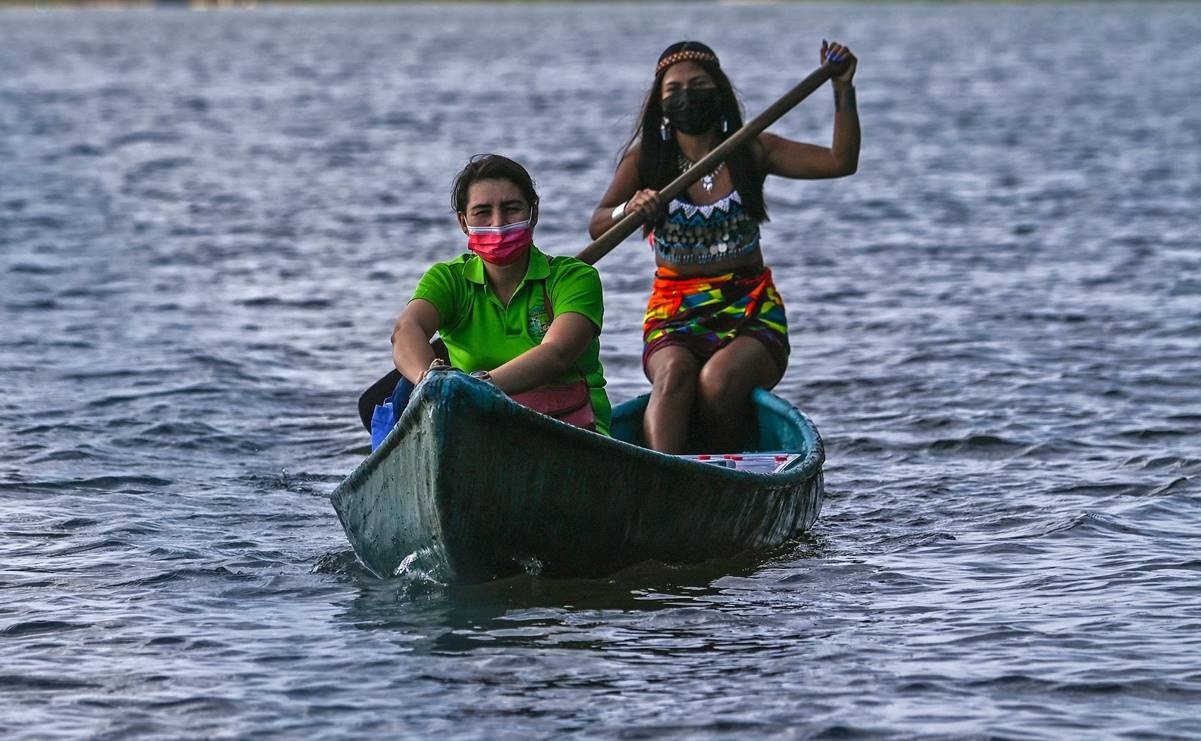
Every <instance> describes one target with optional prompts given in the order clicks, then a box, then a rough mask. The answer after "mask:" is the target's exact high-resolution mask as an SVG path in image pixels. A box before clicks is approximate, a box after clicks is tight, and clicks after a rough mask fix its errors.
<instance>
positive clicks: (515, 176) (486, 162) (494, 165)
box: [450, 154, 538, 213]
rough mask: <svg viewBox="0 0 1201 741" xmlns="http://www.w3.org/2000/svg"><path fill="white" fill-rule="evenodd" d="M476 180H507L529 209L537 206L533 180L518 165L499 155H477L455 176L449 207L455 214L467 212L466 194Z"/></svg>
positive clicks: (536, 193)
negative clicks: (518, 192) (515, 188)
mask: <svg viewBox="0 0 1201 741" xmlns="http://www.w3.org/2000/svg"><path fill="white" fill-rule="evenodd" d="M477 180H508V181H509V182H510V183H512V184H513V185H516V186H517V189H518V190H520V191H521V195H523V196H525V200H526V201H528V202H529V204H530V208H536V207H537V206H538V192H537V191H536V190H534V178H532V177H530V173H529V172H527V171H526V169H525V168H524V167H522V166H521V164H520V163H518V162H517V161H515V160H511V159H509V158H508V157H505V156H503V155H499V154H477V155H473V156H472V157H471V159H470V160H469V161H468V162H467V165H466V166H465V167H464V168H463V169H462V170H460V171H459V174H458V175H456V176H455V182H454V186H453V187H452V189H451V195H450V205H451V207H452V208H453V209H454V210H455V213H463V212H464V211H466V210H467V192H468V191H469V190H470V189H471V186H472V185H473V184H474V183H475V182H476V181H477Z"/></svg>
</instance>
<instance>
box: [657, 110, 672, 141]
mask: <svg viewBox="0 0 1201 741" xmlns="http://www.w3.org/2000/svg"><path fill="white" fill-rule="evenodd" d="M659 136H660V137H662V138H663V141H667V140H668V139H670V138H671V124H670V123H669V122H668V120H667V116H664V117H663V120H662V121H661V122H660V123H659Z"/></svg>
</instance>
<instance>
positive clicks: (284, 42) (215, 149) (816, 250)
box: [0, 3, 1201, 739]
mask: <svg viewBox="0 0 1201 741" xmlns="http://www.w3.org/2000/svg"><path fill="white" fill-rule="evenodd" d="M1196 9H1197V8H1196V6H1195V5H1190V4H1187V3H1184V4H1126V5H1124V4H1105V5H1087V4H1085V5H1081V4H1072V5H1063V6H1058V5H1032V6H1031V5H1022V6H1014V7H1008V6H1003V5H999V6H998V5H987V6H963V5H955V6H949V7H938V6H932V5H912V6H907V5H892V4H889V5H881V6H873V5H863V4H853V5H847V6H823V5H767V6H763V5H729V6H723V5H696V6H687V7H684V6H680V5H674V4H673V5H638V4H623V5H617V6H603V5H584V6H578V7H573V6H556V5H534V6H492V7H489V6H466V7H463V6H457V7H453V8H446V9H439V8H434V7H370V8H367V7H364V8H346V9H335V8H312V9H308V8H305V9H297V8H292V9H260V10H253V11H243V12H221V13H193V12H186V11H149V10H144V11H67V10H64V11H54V12H39V11H33V10H7V11H2V12H0V69H2V70H3V73H2V74H0V311H2V312H3V315H2V323H0V383H2V388H3V394H0V421H2V425H0V697H2V698H3V699H2V700H0V733H2V734H3V735H4V736H6V737H8V738H22V737H26V738H44V737H58V736H62V737H78V736H88V737H127V736H156V737H228V736H242V737H271V736H278V737H305V736H309V737H312V736H321V737H346V738H361V737H365V736H368V735H376V734H379V735H389V736H414V737H431V736H433V735H434V734H442V735H450V736H456V737H478V738H495V737H521V738H545V737H559V736H565V735H573V734H576V735H581V736H594V737H614V736H618V737H634V738H641V737H657V736H666V737H702V738H703V737H728V738H741V737H747V736H761V737H762V736H766V737H776V738H805V737H814V736H818V737H821V736H824V737H837V736H844V735H848V736H866V735H875V736H881V737H898V738H908V737H914V736H946V737H963V736H980V737H984V736H996V737H1022V738H1048V739H1050V738H1056V739H1058V738H1069V737H1081V736H1086V737H1093V738H1096V737H1130V738H1136V737H1138V738H1147V737H1196V736H1201V721H1199V720H1198V713H1197V708H1198V707H1201V638H1199V637H1198V636H1199V635H1201V558H1199V557H1198V555H1197V543H1198V542H1199V540H1198V539H1199V538H1201V506H1199V505H1201V484H1199V481H1201V446H1199V443H1201V373H1199V372H1198V371H1199V366H1201V348H1199V347H1198V344H1199V342H1198V337H1201V244H1199V240H1198V231H1199V230H1198V226H1199V221H1201V220H1199V219H1198V217H1197V204H1198V203H1199V202H1201V107H1199V106H1201V103H1198V100H1201V76H1198V74H1197V70H1198V69H1201V47H1199V42H1198V39H1199V38H1201V14H1199V13H1197V12H1196ZM686 37H696V38H701V39H704V40H707V41H708V42H709V43H711V44H712V45H713V46H715V47H716V49H717V51H718V52H719V54H720V55H721V56H722V59H723V64H724V66H725V67H726V69H727V70H728V71H729V73H730V74H731V76H732V77H733V79H734V81H735V83H736V84H737V86H738V87H739V89H740V91H741V92H742V94H743V96H744V100H745V103H746V106H747V109H748V112H749V113H751V114H754V113H756V112H758V111H759V110H762V109H763V108H764V107H765V106H766V105H767V104H769V103H770V102H771V101H772V100H773V99H774V98H775V97H776V96H778V95H780V94H782V93H783V92H784V91H785V90H787V89H788V88H789V87H791V86H792V84H793V83H795V82H796V81H797V80H799V79H800V78H801V77H803V76H804V75H805V74H807V73H808V72H809V71H810V70H811V69H812V68H813V67H814V66H815V64H816V57H817V49H818V45H819V44H820V41H821V39H822V38H834V39H838V40H841V41H844V42H846V43H848V44H849V45H850V46H851V47H852V48H853V49H854V50H855V51H857V52H858V53H859V55H860V57H861V59H862V62H861V68H860V72H859V76H858V80H857V82H858V87H859V97H860V107H861V112H862V118H863V128H864V151H863V156H862V161H861V168H860V172H859V173H858V174H857V175H856V176H855V177H853V178H849V179H845V180H839V181H831V182H790V181H780V180H771V181H769V183H768V196H769V209H770V212H771V215H772V221H771V222H770V224H769V225H768V226H766V227H765V234H764V244H765V251H766V254H767V257H768V260H769V262H770V263H771V264H772V266H773V267H774V270H775V274H776V278H777V282H778V283H779V284H780V287H781V290H782V292H783V294H784V296H785V299H786V301H787V302H788V309H789V316H790V319H791V328H792V341H793V345H794V347H795V354H794V356H793V359H792V364H791V366H790V369H789V371H788V374H787V376H786V377H785V379H784V381H783V382H782V384H781V385H780V387H779V389H778V391H779V393H780V394H781V395H783V396H785V397H786V398H788V399H790V400H791V401H793V402H795V403H796V404H797V405H798V406H800V407H801V408H803V409H804V410H805V411H807V412H808V413H809V414H810V415H811V416H812V417H813V418H814V420H815V421H816V422H817V424H818V426H819V428H820V429H821V431H822V433H823V435H824V437H825V439H826V442H827V446H828V456H829V459H828V462H827V466H826V475H827V485H828V490H829V497H828V499H827V501H826V504H825V507H824V510H823V514H822V517H821V519H820V520H819V521H818V524H817V527H816V528H815V529H814V531H813V532H812V533H811V534H810V535H809V536H807V537H806V538H804V539H803V540H801V541H799V542H796V543H793V544H791V545H789V546H788V547H785V548H782V549H780V550H778V551H776V552H773V553H768V554H759V555H756V556H748V557H746V558H743V559H738V560H735V561H727V562H720V563H712V564H702V565H699V566H690V567H681V566H672V565H665V564H643V565H641V566H639V567H636V568H634V569H632V570H631V571H629V572H625V573H622V574H618V575H616V576H614V577H613V578H611V579H605V580H598V581H555V580H549V579H541V578H537V577H523V578H519V579H513V580H509V581H506V582H503V583H498V584H493V585H487V586H482V587H474V588H458V589H448V588H446V587H443V586H440V585H437V584H429V583H423V582H422V581H420V580H419V579H416V578H407V577H406V578H398V579H394V580H377V579H374V578H372V577H371V576H369V575H368V574H367V573H366V572H365V571H364V570H363V569H362V568H361V567H359V566H358V565H357V564H356V562H355V560H354V557H353V555H352V553H351V552H350V550H349V547H348V545H347V542H346V539H345V536H344V534H343V533H342V530H341V528H340V526H339V525H338V522H337V520H336V518H335V516H334V513H333V510H332V508H331V507H330V504H329V502H328V499H327V497H328V495H329V492H330V491H331V490H332V489H333V487H334V486H335V485H336V484H337V483H338V481H339V480H340V479H341V478H342V477H343V476H344V475H346V474H347V473H348V472H349V471H350V470H351V469H352V468H353V467H354V466H355V464H356V463H357V462H358V461H359V460H360V459H361V457H362V456H363V454H364V452H365V449H366V445H367V437H366V434H365V433H364V432H363V430H362V429H361V428H360V426H359V423H358V420H357V417H356V413H355V400H356V398H357V396H358V393H359V392H360V390H361V389H362V388H363V387H364V386H365V385H367V384H368V383H369V382H370V381H372V380H374V379H375V378H376V377H377V376H378V375H379V374H381V373H382V372H383V371H385V370H386V369H387V367H388V363H389V357H388V334H389V332H390V329H391V321H392V318H393V317H394V316H395V314H396V312H397V311H398V310H399V308H400V307H401V306H402V304H403V302H404V301H405V299H406V298H407V296H408V293H409V291H411V289H412V287H413V285H414V282H415V280H416V278H417V276H418V275H419V274H420V272H421V271H422V269H424V267H426V266H427V265H428V264H429V263H430V262H432V261H434V260H438V259H445V258H448V257H450V256H452V255H454V254H457V253H458V252H460V251H461V249H462V246H463V245H462V235H461V234H460V233H459V232H458V231H457V229H455V228H454V222H453V220H452V217H451V214H450V213H449V208H448V203H449V193H448V191H449V184H450V180H451V177H452V175H453V173H454V172H455V170H456V169H457V168H458V167H459V166H460V165H461V164H462V163H463V162H464V161H465V160H466V158H467V157H468V156H469V155H471V154H472V153H475V152H480V151H490V150H494V151H502V152H505V153H508V154H511V155H513V156H515V157H517V158H518V159H521V160H523V161H524V162H526V163H527V164H528V165H529V166H530V167H531V169H532V170H533V172H534V174H535V176H536V177H537V179H538V182H539V187H540V190H541V192H542V195H543V210H542V221H541V223H540V225H539V244H540V245H541V246H542V247H543V248H544V249H546V250H547V251H550V252H552V253H573V252H575V251H578V250H579V249H580V248H582V247H583V246H584V244H586V243H587V237H586V234H585V224H586V222H587V218H588V215H589V212H590V210H591V208H592V207H593V205H594V204H595V203H596V201H597V199H598V198H599V196H600V194H601V192H602V191H603V189H604V187H605V185H606V184H607V182H608V178H609V176H610V174H611V173H612V168H613V165H614V157H615V154H616V150H617V148H618V146H619V144H620V143H621V142H622V141H623V139H624V137H625V136H626V135H627V134H628V132H629V130H630V128H631V126H632V125H633V119H634V114H635V111H636V109H637V106H638V104H639V101H640V97H641V94H642V92H643V90H644V86H645V85H647V84H648V82H649V75H650V72H651V68H652V65H653V62H654V60H655V58H656V56H657V54H658V52H659V51H660V50H661V49H662V48H663V47H664V46H666V45H667V44H668V43H671V42H673V41H676V40H678V39H680V38H686ZM830 97H831V96H830V94H829V91H828V90H822V91H819V92H818V93H817V94H816V95H815V96H813V98H811V99H810V100H808V101H806V102H804V103H802V104H801V106H800V107H799V108H798V109H797V110H795V111H794V112H793V113H791V114H790V115H789V116H788V117H787V118H785V119H784V120H782V121H781V122H779V123H778V124H777V125H776V127H775V130H777V131H779V132H780V133H782V134H785V135H789V136H792V137H795V138H800V139H804V140H810V141H817V142H827V141H828V140H829V137H830V119H831V110H832V103H831V100H830ZM598 267H599V268H600V269H601V273H602V277H603V278H604V282H605V289H606V298H607V306H608V315H607V317H606V328H605V329H606V332H605V334H604V336H603V350H602V355H603V360H604V362H605V365H606V370H607V373H608V376H609V378H610V379H611V393H612V396H613V398H614V399H615V400H616V401H621V400H623V399H627V398H630V397H631V396H634V395H636V394H638V393H641V392H642V391H644V390H645V386H646V383H645V380H644V379H643V378H642V375H641V372H640V370H639V367H638V354H639V350H640V347H639V324H640V320H641V310H642V306H643V302H644V300H645V294H646V291H647V290H648V285H649V275H650V271H651V260H650V256H649V254H648V252H647V250H646V248H645V245H644V244H642V243H640V242H638V241H636V240H631V241H630V242H629V243H627V244H625V245H623V246H622V247H621V248H619V249H618V250H617V251H615V252H614V253H612V254H610V255H609V256H608V257H606V258H605V259H604V260H602V261H601V262H600V263H599V265H598Z"/></svg>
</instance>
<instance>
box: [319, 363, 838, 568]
mask: <svg viewBox="0 0 1201 741" xmlns="http://www.w3.org/2000/svg"><path fill="white" fill-rule="evenodd" d="M755 401H756V409H757V411H758V416H759V435H760V438H762V441H761V442H764V443H766V445H767V446H768V447H766V448H762V446H760V447H761V448H762V449H766V450H780V451H791V452H799V453H801V455H799V456H798V457H797V459H796V460H795V461H794V462H793V463H792V464H789V467H788V469H787V470H785V471H782V472H779V473H770V474H759V473H748V472H744V471H735V470H729V469H724V468H719V467H716V466H713V465H710V464H707V463H700V462H696V461H691V460H685V459H681V458H678V457H676V456H668V455H662V454H659V453H655V452H653V451H650V450H648V449H646V448H642V447H640V446H638V445H635V444H631V443H630V442H626V441H623V440H621V439H615V438H616V437H626V438H627V439H631V440H635V441H637V440H638V438H639V436H640V434H641V416H642V410H643V409H645V405H646V397H640V398H639V399H635V400H631V401H629V402H626V403H625V404H622V405H619V406H618V407H617V408H616V409H615V410H614V419H613V425H612V429H613V432H614V435H615V438H614V439H611V438H606V437H604V436H602V435H597V434H595V433H592V432H587V431H585V430H581V429H577V428H574V427H571V426H569V425H565V424H563V423H561V422H559V421H557V420H554V419H551V418H549V417H545V416H543V415H540V414H537V413H535V412H532V411H530V410H528V409H526V408H525V407H522V406H520V405H518V404H515V403H514V402H512V401H511V400H510V399H509V398H508V397H507V396H505V395H504V394H503V393H501V392H499V391H498V390H496V389H495V388H494V387H492V386H490V385H489V384H486V383H483V382H480V381H477V380H475V379H472V378H469V377H467V376H465V375H463V374H461V373H457V372H447V373H431V374H428V376H427V378H426V380H425V382H423V383H422V384H421V385H420V386H418V388H417V389H416V390H415V391H414V393H413V397H412V399H411V400H410V402H409V406H408V407H407V408H406V409H405V411H404V413H403V414H402V415H401V419H400V421H399V423H398V424H397V426H396V428H395V429H394V430H393V431H392V433H391V434H390V435H389V436H388V438H387V439H386V440H384V442H383V443H382V444H381V445H380V447H379V448H378V449H377V450H375V451H374V452H373V453H372V454H371V455H370V456H369V457H368V458H367V459H366V460H365V461H363V463H362V464H360V465H359V467H358V468H357V469H356V470H355V471H354V472H353V473H352V474H351V475H350V476H349V477H347V479H346V480H345V481H343V482H342V483H341V484H340V485H339V486H338V487H337V489H335V491H334V492H333V495H332V501H333V505H334V509H335V510H336V511H337V513H338V517H339V519H340V520H341V522H342V526H343V528H344V529H345V530H346V534H347V537H348V538H349V540H350V543H351V545H352V547H353V548H354V550H355V553H356V554H357V555H358V557H359V559H360V560H361V561H362V562H363V564H364V565H365V566H366V567H367V568H368V569H370V570H371V571H372V572H373V573H375V574H376V575H378V576H389V575H393V574H396V573H398V572H400V571H407V570H414V569H418V570H421V571H423V572H426V573H428V574H429V575H430V576H432V577H433V578H435V579H437V580H439V581H444V582H448V583H449V582H457V583H474V582H481V581H487V580H490V579H495V578H500V577H504V576H508V575H511V574H514V573H518V572H521V571H523V570H524V571H526V572H529V573H539V574H543V575H546V576H585V577H586V576H601V575H605V574H609V573H612V572H614V571H617V570H619V569H621V568H623V567H626V566H629V565H632V564H635V563H638V562H641V561H644V560H647V559H655V560H659V561H664V562H693V561H703V560H708V559H713V558H721V557H728V556H733V555H735V554H737V553H740V552H742V551H745V550H747V549H753V548H763V547H770V546H774V545H778V544H780V543H782V542H784V541H785V540H787V539H788V538H789V537H791V536H793V535H796V534H797V533H799V532H801V531H804V530H805V529H807V528H808V527H810V526H811V525H812V524H813V522H814V521H815V520H816V519H817V516H818V513H819V511H820V509H821V502H822V496H823V480H822V470H821V467H822V463H823V462H824V450H823V447H822V443H821V438H820V437H819V436H818V434H817V430H816V429H815V428H814V427H813V424H812V423H811V422H810V421H809V420H808V418H806V417H805V416H804V415H802V414H801V413H800V412H799V411H797V410H796V409H794V408H792V407H791V406H789V405H788V404H787V403H786V402H783V401H782V400H780V399H779V398H778V397H775V396H773V395H771V394H769V393H768V392H766V391H757V392H756V393H755Z"/></svg>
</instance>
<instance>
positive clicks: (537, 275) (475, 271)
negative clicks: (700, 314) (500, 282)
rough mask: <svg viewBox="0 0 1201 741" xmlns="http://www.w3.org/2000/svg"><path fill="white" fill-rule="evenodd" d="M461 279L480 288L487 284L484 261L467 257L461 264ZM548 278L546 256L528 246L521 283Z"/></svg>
mask: <svg viewBox="0 0 1201 741" xmlns="http://www.w3.org/2000/svg"><path fill="white" fill-rule="evenodd" d="M463 277H464V278H466V279H467V280H469V281H471V282H472V283H476V284H479V285H481V286H482V285H485V284H486V283H487V280H486V279H485V277H484V261H483V260H482V259H480V256H479V255H475V254H472V255H470V256H468V258H467V260H466V261H465V262H464V263H463ZM549 277H550V261H549V260H547V259H546V255H544V254H542V250H540V249H538V248H537V247H536V246H534V245H530V264H529V265H528V266H526V269H525V277H524V278H522V279H521V283H522V284H524V283H525V282H526V281H530V280H543V279H545V278H549ZM520 285H521V284H519V287H520Z"/></svg>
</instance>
